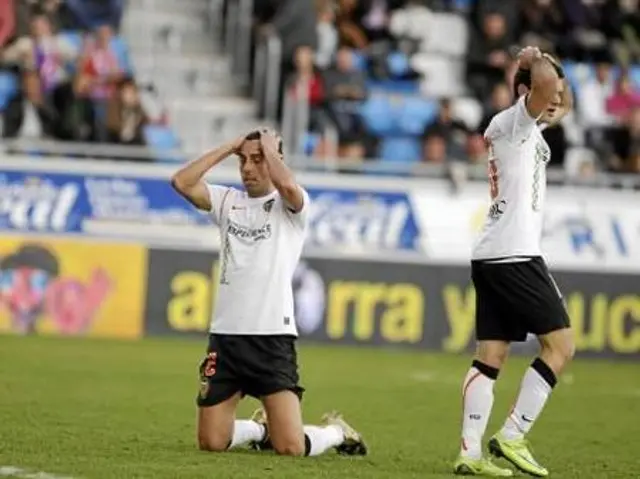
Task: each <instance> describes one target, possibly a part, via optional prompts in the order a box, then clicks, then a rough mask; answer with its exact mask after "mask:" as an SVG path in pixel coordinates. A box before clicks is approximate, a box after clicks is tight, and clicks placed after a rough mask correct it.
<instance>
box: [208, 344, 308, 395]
mask: <svg viewBox="0 0 640 479" xmlns="http://www.w3.org/2000/svg"><path fill="white" fill-rule="evenodd" d="M295 341H296V338H295V337H294V336H289V335H286V336H285V335H281V336H271V335H269V336H267V335H264V336H262V335H227V334H210V335H209V346H208V347H207V354H206V356H205V358H204V360H203V361H202V363H201V364H200V393H199V394H198V399H197V403H198V406H215V405H216V404H220V403H221V402H223V401H226V400H227V399H229V398H230V397H232V396H233V395H234V394H236V393H238V392H240V393H241V394H242V395H243V396H244V395H249V396H253V397H255V398H261V397H264V396H268V395H270V394H274V393H277V392H280V391H286V390H290V391H293V392H294V393H296V394H297V395H298V397H299V398H302V393H303V392H304V389H303V388H301V387H300V386H299V384H298V381H299V376H298V358H297V353H296V348H295Z"/></svg>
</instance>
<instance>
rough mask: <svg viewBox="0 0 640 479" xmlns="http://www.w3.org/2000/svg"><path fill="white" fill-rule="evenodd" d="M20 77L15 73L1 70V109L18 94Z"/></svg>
mask: <svg viewBox="0 0 640 479" xmlns="http://www.w3.org/2000/svg"><path fill="white" fill-rule="evenodd" d="M18 88H19V87H18V79H17V78H16V76H15V75H14V74H13V73H7V72H0V111H3V110H4V109H5V108H6V107H7V104H8V103H9V102H10V101H11V100H12V99H13V98H15V96H16V95H17V94H18Z"/></svg>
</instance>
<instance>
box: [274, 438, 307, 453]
mask: <svg viewBox="0 0 640 479" xmlns="http://www.w3.org/2000/svg"><path fill="white" fill-rule="evenodd" d="M273 449H274V450H275V452H276V454H278V455H280V456H304V443H300V441H286V442H283V443H282V444H277V445H276V444H274V447H273Z"/></svg>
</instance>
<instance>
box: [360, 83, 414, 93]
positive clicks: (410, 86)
mask: <svg viewBox="0 0 640 479" xmlns="http://www.w3.org/2000/svg"><path fill="white" fill-rule="evenodd" d="M367 89H368V90H369V91H370V92H371V93H385V94H392V93H393V94H400V95H417V94H418V93H419V92H420V82H419V81H418V80H370V81H368V82H367Z"/></svg>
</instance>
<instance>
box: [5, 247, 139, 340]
mask: <svg viewBox="0 0 640 479" xmlns="http://www.w3.org/2000/svg"><path fill="white" fill-rule="evenodd" d="M146 273H147V265H146V251H145V249H144V247H142V246H140V245H133V244H109V243H103V242H93V241H83V240H69V239H55V238H51V237H40V238H37V239H35V238H31V237H10V236H7V237H3V238H1V239H0V332H5V333H15V334H44V335H62V336H93V337H117V338H139V337H140V336H141V333H142V318H143V302H142V300H143V298H144V296H145V293H144V289H145V286H146Z"/></svg>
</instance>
